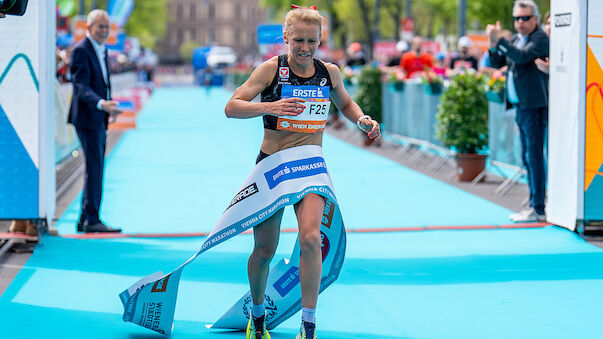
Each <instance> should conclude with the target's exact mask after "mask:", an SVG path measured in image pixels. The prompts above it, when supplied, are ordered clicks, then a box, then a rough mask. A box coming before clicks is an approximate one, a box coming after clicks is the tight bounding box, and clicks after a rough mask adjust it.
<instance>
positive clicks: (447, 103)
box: [436, 73, 488, 153]
mask: <svg viewBox="0 0 603 339" xmlns="http://www.w3.org/2000/svg"><path fill="white" fill-rule="evenodd" d="M484 85H485V80H484V78H483V77H482V76H478V75H476V74H470V73H465V74H460V75H457V76H456V77H454V78H453V79H452V81H451V82H450V86H449V87H448V89H446V91H444V93H443V94H442V96H441V98H440V105H439V107H438V114H437V116H436V118H437V128H436V135H437V137H438V138H439V139H440V140H441V141H442V143H443V144H444V146H446V147H454V148H455V150H456V151H457V152H458V153H478V152H482V151H485V150H486V148H487V146H488V101H487V100H486V95H485V93H484Z"/></svg>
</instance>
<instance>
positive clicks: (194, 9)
mask: <svg viewBox="0 0 603 339" xmlns="http://www.w3.org/2000/svg"><path fill="white" fill-rule="evenodd" d="M189 14H190V18H191V19H193V20H195V19H196V18H197V6H196V5H195V4H191V12H190V13H189Z"/></svg>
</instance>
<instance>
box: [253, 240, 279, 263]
mask: <svg viewBox="0 0 603 339" xmlns="http://www.w3.org/2000/svg"><path fill="white" fill-rule="evenodd" d="M275 253H276V244H274V245H273V244H263V245H257V244H256V246H255V248H254V249H253V259H254V261H255V262H256V263H258V264H259V265H266V264H269V263H270V261H272V258H274V254H275Z"/></svg>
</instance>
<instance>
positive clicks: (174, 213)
mask: <svg viewBox="0 0 603 339" xmlns="http://www.w3.org/2000/svg"><path fill="white" fill-rule="evenodd" d="M230 95H231V94H230V93H229V92H227V91H224V90H222V89H212V90H211V92H209V94H208V93H206V91H205V90H204V89H196V88H170V89H159V90H157V91H155V93H154V94H153V96H152V98H151V100H150V101H149V102H148V103H147V105H146V106H145V108H144V110H143V111H142V112H141V114H140V115H139V117H138V127H137V129H136V130H130V131H128V132H126V133H125V134H124V135H123V137H122V139H121V140H120V141H119V143H118V144H117V146H116V147H115V148H114V150H113V151H112V152H111V153H110V154H109V156H108V157H107V161H106V166H107V168H106V176H105V191H104V198H103V206H102V213H101V217H102V218H103V219H104V220H105V221H106V222H107V223H108V224H111V225H118V226H123V227H124V229H125V231H126V232H127V233H155V234H162V233H163V234H165V233H190V232H193V233H194V232H207V231H209V230H211V228H212V227H213V225H214V224H215V222H216V221H217V220H218V218H219V216H220V213H221V212H222V211H223V210H224V209H225V207H226V206H227V204H228V203H229V202H230V200H231V199H232V197H233V196H234V194H235V193H236V192H237V191H238V189H239V185H240V184H242V183H243V181H244V180H245V178H246V177H247V175H248V173H249V172H250V171H251V169H252V168H253V166H254V163H255V157H256V156H257V153H258V150H259V145H260V142H261V138H262V122H261V120H260V119H249V120H236V119H226V118H225V117H224V114H223V108H224V105H225V102H226V100H227V99H228V98H229V96H230ZM324 153H325V158H326V161H327V165H328V167H329V171H330V174H331V176H332V179H333V182H334V186H335V192H336V194H337V196H338V200H339V203H340V206H341V211H342V213H343V217H344V221H345V223H346V226H347V228H349V229H371V228H375V229H376V228H388V227H391V228H395V227H403V226H422V225H423V226H433V225H484V224H506V223H508V219H507V216H508V214H509V213H511V211H508V210H506V209H504V208H501V207H499V206H497V205H494V204H492V203H490V202H487V201H485V200H483V199H480V198H477V197H475V196H473V195H470V194H468V193H466V192H464V191H460V190H458V189H456V188H454V187H452V186H450V185H447V184H445V183H442V182H439V181H436V180H433V179H431V178H428V177H426V176H424V175H421V174H418V173H416V172H413V171H411V170H409V169H407V168H405V167H403V166H401V165H399V164H397V163H395V162H392V161H390V160H387V159H384V158H381V157H379V156H377V155H374V154H373V153H371V152H368V151H366V150H363V149H360V148H356V147H354V146H350V145H349V144H346V143H344V142H341V141H339V140H337V139H335V138H332V137H330V136H328V135H325V138H324ZM79 199H80V198H79V197H78V198H76V199H75V200H74V202H73V203H72V204H71V206H70V207H69V208H68V210H67V211H66V212H65V213H64V215H63V216H62V217H61V218H60V220H59V222H58V223H57V227H58V228H59V231H60V233H61V234H63V235H69V234H72V233H73V231H74V228H75V222H76V220H77V213H78V209H79ZM283 227H284V228H295V227H296V225H295V219H294V217H293V213H291V208H289V210H288V211H287V212H286V216H285V218H284V221H283ZM476 228H477V227H476ZM296 236H297V235H296V234H295V233H283V234H281V240H280V243H279V247H278V249H277V255H276V258H275V259H274V261H273V262H274V263H276V262H277V261H278V260H280V259H281V258H287V257H288V256H289V255H290V253H291V249H292V248H293V245H294V242H295V241H296ZM203 240H204V238H202V237H187V238H161V237H159V238H116V239H71V238H62V237H49V236H47V237H45V238H44V239H43V245H41V246H38V247H37V248H36V251H35V253H34V254H33V255H32V256H31V258H30V259H29V261H28V262H27V263H26V265H25V266H24V268H23V269H22V270H21V271H20V273H19V274H18V275H17V277H16V278H15V279H14V281H13V282H12V283H11V285H10V286H9V287H8V289H7V290H6V291H5V292H4V294H3V295H2V296H0V317H1V319H2V324H3V328H2V332H3V335H4V336H5V337H7V338H13V337H25V338H59V337H60V338H67V339H69V338H81V337H82V336H85V337H86V338H87V339H95V338H117V339H120V338H124V339H142V338H163V337H164V336H162V335H160V334H157V333H155V332H152V331H150V330H147V329H145V328H142V327H140V326H138V325H134V324H132V323H124V322H123V321H122V319H121V317H122V312H123V308H122V304H121V302H120V300H119V298H118V294H119V293H120V292H121V291H123V290H124V289H126V288H127V287H129V286H130V285H131V284H133V283H134V282H135V281H137V280H138V279H140V278H141V277H143V276H146V275H148V274H151V273H153V272H156V271H159V270H161V271H164V272H170V271H172V270H174V269H175V268H176V267H178V266H179V265H180V264H182V263H183V262H184V261H185V260H187V259H188V258H190V257H191V256H192V255H193V254H194V253H196V252H197V251H198V250H199V248H200V246H201V244H202V243H203ZM252 247H253V237H252V235H249V234H243V235H239V236H237V237H234V238H232V239H230V240H228V241H226V242H224V243H222V244H220V245H219V246H216V247H215V248H212V249H211V250H210V251H208V252H206V253H204V254H203V255H202V256H200V257H199V258H198V259H197V260H196V261H195V262H194V263H192V264H190V265H188V266H187V268H186V269H185V270H184V272H183V275H182V280H181V283H180V289H179V298H178V304H177V306H176V314H175V323H174V332H173V337H174V338H197V337H203V338H210V339H211V338H214V339H218V338H244V337H245V334H244V333H242V332H232V331H222V330H210V329H207V327H206V325H210V324H211V323H213V322H214V321H216V320H217V319H218V318H219V317H220V316H221V315H222V314H223V313H224V312H225V311H226V310H228V309H229V307H230V306H231V305H232V304H233V303H234V302H235V301H237V300H238V299H239V298H240V297H241V295H243V293H245V292H246V291H247V290H248V283H247V272H246V267H247V259H248V256H249V253H250V252H251V250H252ZM601 305H603V251H602V250H600V249H599V248H597V247H595V246H592V245H590V244H588V243H586V242H585V241H584V240H582V239H581V238H580V237H578V236H577V235H576V234H574V233H572V232H570V231H568V230H565V229H561V228H557V227H554V226H549V227H544V228H534V229H504V230H503V229H498V230H478V229H474V230H466V231H443V230H439V231H421V232H375V233H348V238H347V252H346V259H345V262H344V265H343V268H342V271H341V274H340V277H339V279H338V280H337V281H336V282H335V283H334V284H333V285H331V286H330V287H329V288H328V289H326V290H325V291H324V292H323V293H322V294H321V295H320V297H319V303H318V310H317V326H318V334H319V337H320V338H335V339H348V338H384V339H389V338H422V339H425V338H433V339H441V338H446V339H448V338H480V339H489V338H519V339H521V338H526V339H532V338H560V339H566V338H602V337H603V325H601V324H600V323H599V322H598V321H593V319H601V318H603V308H602V307H601ZM299 323H300V314H299V313H298V314H296V315H294V316H293V317H292V318H290V319H289V320H287V321H286V322H284V323H283V324H281V325H280V326H279V327H277V328H276V329H275V330H274V331H272V332H271V334H272V338H274V339H281V338H282V339H284V338H294V336H295V334H296V332H297V330H298V328H299Z"/></svg>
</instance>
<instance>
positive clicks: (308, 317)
mask: <svg viewBox="0 0 603 339" xmlns="http://www.w3.org/2000/svg"><path fill="white" fill-rule="evenodd" d="M302 321H305V322H307V323H316V309H315V308H307V307H302Z"/></svg>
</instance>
